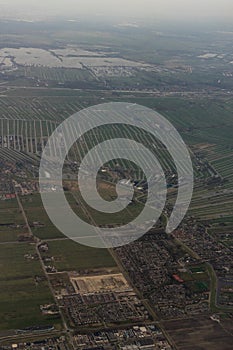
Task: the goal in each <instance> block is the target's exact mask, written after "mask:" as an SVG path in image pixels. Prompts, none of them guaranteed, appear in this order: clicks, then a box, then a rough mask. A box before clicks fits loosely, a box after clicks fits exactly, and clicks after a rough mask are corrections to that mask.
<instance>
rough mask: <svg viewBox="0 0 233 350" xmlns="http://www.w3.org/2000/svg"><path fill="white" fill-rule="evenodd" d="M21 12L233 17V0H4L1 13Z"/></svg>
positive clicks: (178, 17)
mask: <svg viewBox="0 0 233 350" xmlns="http://www.w3.org/2000/svg"><path fill="white" fill-rule="evenodd" d="M19 13H20V14H21V16H22V15H23V14H25V16H27V17H28V15H30V14H33V15H35V14H36V13H38V14H40V15H41V14H42V15H43V14H44V15H49V16H50V15H55V16H56V15H67V16H71V17H74V16H78V15H82V14H85V15H88V14H90V15H91V16H92V15H111V16H118V15H120V16H122V15H123V16H126V17H129V18H132V17H145V16H150V17H151V16H155V17H158V18H159V17H161V18H164V17H165V18H174V19H187V18H194V19H198V18H200V19H203V18H213V19H215V18H220V19H224V18H225V19H228V20H229V19H230V18H232V20H233V0H0V15H1V14H2V15H5V14H8V15H12V17H13V16H16V15H17V14H19Z"/></svg>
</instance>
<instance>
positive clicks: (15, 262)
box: [0, 243, 60, 331]
mask: <svg viewBox="0 0 233 350" xmlns="http://www.w3.org/2000/svg"><path fill="white" fill-rule="evenodd" d="M16 244H17V243H16ZM16 244H4V245H0V266H4V269H3V270H2V272H1V276H0V315H1V317H0V329H1V330H2V331H3V330H5V329H17V328H25V327H29V326H32V325H38V324H41V325H46V324H47V325H50V324H57V325H58V326H59V324H60V320H59V319H52V318H49V317H47V316H43V315H42V313H41V311H40V305H43V304H47V303H51V302H53V298H52V295H51V293H50V290H49V288H48V285H47V282H46V281H45V280H44V279H43V278H42V281H40V282H36V280H35V277H36V276H38V277H39V276H40V277H43V272H42V269H41V267H40V263H39V261H37V260H36V259H35V260H27V259H26V258H25V257H24V256H25V254H31V255H35V254H36V251H35V248H34V246H32V245H29V244H22V243H20V244H17V246H16Z"/></svg>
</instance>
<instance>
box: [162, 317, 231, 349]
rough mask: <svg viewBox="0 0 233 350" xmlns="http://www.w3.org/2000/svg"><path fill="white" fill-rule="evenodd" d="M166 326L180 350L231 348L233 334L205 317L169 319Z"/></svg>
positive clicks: (165, 323)
mask: <svg viewBox="0 0 233 350" xmlns="http://www.w3.org/2000/svg"><path fill="white" fill-rule="evenodd" d="M164 326H165V329H166V332H167V333H168V334H169V336H170V337H171V338H172V340H173V341H174V343H175V344H176V346H177V347H178V349H179V350H199V349H203V350H204V349H205V350H219V349H221V348H222V346H224V350H230V349H231V335H230V334H229V333H227V331H223V329H222V327H221V325H219V324H218V323H217V322H213V321H211V320H210V319H206V318H205V317H200V316H199V317H198V318H192V319H185V320H178V321H168V322H164Z"/></svg>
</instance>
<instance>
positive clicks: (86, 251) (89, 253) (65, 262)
mask: <svg viewBox="0 0 233 350" xmlns="http://www.w3.org/2000/svg"><path fill="white" fill-rule="evenodd" d="M48 244H49V251H48V254H46V255H50V256H53V257H54V265H55V267H56V268H57V269H58V271H80V270H85V269H98V268H107V267H115V266H116V263H115V261H114V260H113V258H112V256H111V255H110V253H109V252H108V251H107V250H106V249H97V248H91V247H87V246H83V245H80V244H78V243H76V242H73V241H71V240H64V241H62V242H61V241H50V242H48Z"/></svg>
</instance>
